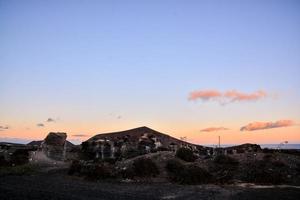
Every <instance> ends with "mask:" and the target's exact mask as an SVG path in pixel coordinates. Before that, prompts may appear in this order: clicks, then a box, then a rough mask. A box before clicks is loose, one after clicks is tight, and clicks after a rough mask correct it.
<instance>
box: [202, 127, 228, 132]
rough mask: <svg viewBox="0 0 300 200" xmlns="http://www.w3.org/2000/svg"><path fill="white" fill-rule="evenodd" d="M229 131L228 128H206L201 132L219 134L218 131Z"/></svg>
mask: <svg viewBox="0 0 300 200" xmlns="http://www.w3.org/2000/svg"><path fill="white" fill-rule="evenodd" d="M226 130H229V129H228V128H225V127H209V128H205V129H202V130H200V131H201V132H217V131H226Z"/></svg>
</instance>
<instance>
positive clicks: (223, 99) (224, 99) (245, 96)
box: [188, 90, 268, 105]
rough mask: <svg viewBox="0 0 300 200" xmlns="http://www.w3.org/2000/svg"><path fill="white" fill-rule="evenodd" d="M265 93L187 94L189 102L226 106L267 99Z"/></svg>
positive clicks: (259, 91) (202, 91)
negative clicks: (214, 103) (206, 102)
mask: <svg viewBox="0 0 300 200" xmlns="http://www.w3.org/2000/svg"><path fill="white" fill-rule="evenodd" d="M267 96H268V95H267V93H266V92H265V91H263V90H258V91H255V92H252V93H244V92H239V91H237V90H229V91H225V92H220V91H218V90H197V91H193V92H191V93H190V94H189V97H188V99H189V100H193V101H196V100H202V101H217V102H219V103H220V104H222V105H224V104H228V103H232V102H237V101H240V102H241V101H256V100H259V99H263V98H265V97H267Z"/></svg>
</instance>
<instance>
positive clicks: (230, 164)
mask: <svg viewBox="0 0 300 200" xmlns="http://www.w3.org/2000/svg"><path fill="white" fill-rule="evenodd" d="M212 164H213V165H212V166H211V170H212V172H213V173H214V178H215V181H217V182H218V183H227V182H230V181H231V180H232V178H233V176H234V174H235V173H234V172H235V170H236V169H237V166H238V165H239V162H238V161H237V160H236V159H234V158H232V157H230V156H225V155H218V156H216V157H215V158H214V160H213V163H212Z"/></svg>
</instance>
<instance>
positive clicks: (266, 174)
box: [242, 160, 284, 184]
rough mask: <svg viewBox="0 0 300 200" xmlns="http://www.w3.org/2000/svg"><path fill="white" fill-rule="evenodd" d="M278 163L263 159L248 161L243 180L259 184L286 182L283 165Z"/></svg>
mask: <svg viewBox="0 0 300 200" xmlns="http://www.w3.org/2000/svg"><path fill="white" fill-rule="evenodd" d="M276 165H277V164H275V165H274V164H273V163H272V162H266V161H263V160H258V161H255V162H251V163H247V164H246V166H245V167H244V172H243V175H244V176H243V177H242V180H244V181H247V182H253V183H258V184H280V183H282V182H284V174H283V170H282V169H281V168H282V166H280V167H279V166H276ZM280 165H281V164H280Z"/></svg>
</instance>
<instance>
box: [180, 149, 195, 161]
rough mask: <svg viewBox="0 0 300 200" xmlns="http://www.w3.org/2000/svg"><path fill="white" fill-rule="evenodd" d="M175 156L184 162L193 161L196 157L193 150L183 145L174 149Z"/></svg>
mask: <svg viewBox="0 0 300 200" xmlns="http://www.w3.org/2000/svg"><path fill="white" fill-rule="evenodd" d="M176 157H177V158H180V159H181V160H184V161H186V162H194V161H195V160H196V159H197V156H196V155H194V153H193V151H192V150H191V149H188V148H185V147H182V148H179V149H178V150H177V151H176Z"/></svg>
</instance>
